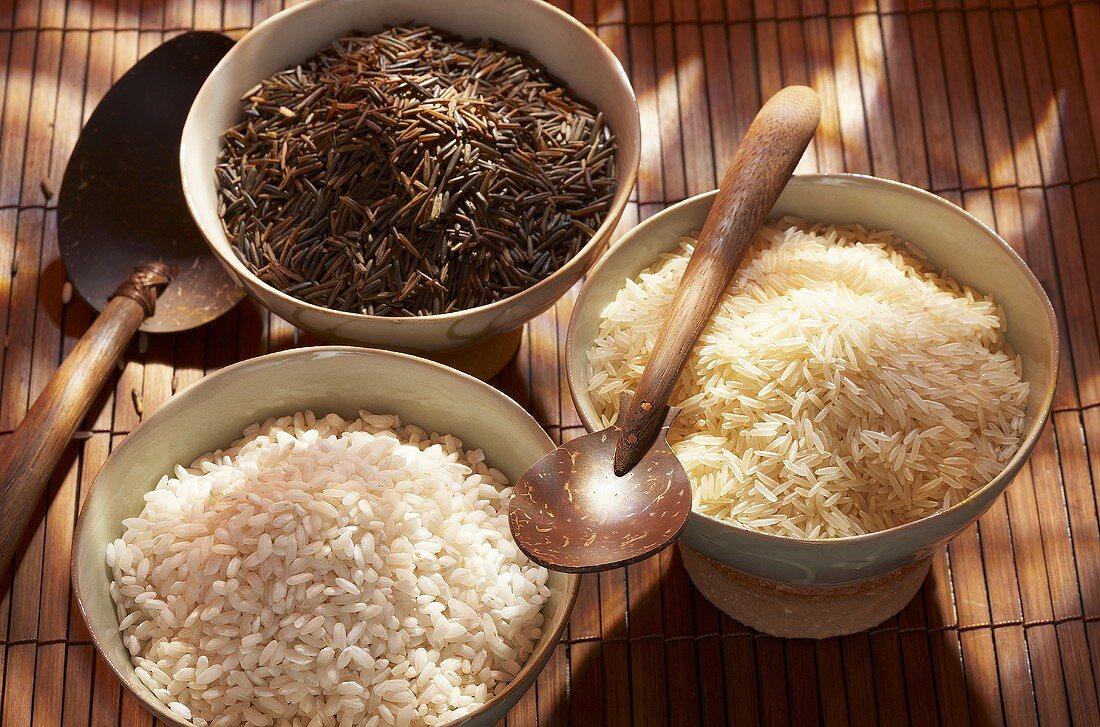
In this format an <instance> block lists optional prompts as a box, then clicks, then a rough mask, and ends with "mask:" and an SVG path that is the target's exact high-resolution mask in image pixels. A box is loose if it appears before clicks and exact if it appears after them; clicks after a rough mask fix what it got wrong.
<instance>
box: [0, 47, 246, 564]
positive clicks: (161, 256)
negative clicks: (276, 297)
mask: <svg viewBox="0 0 1100 727" xmlns="http://www.w3.org/2000/svg"><path fill="white" fill-rule="evenodd" d="M232 46H233V41H232V40H231V39H229V38H227V37H226V36H224V35H221V34H219V33H204V32H191V33H184V34H183V35H180V36H177V37H176V38H173V39H172V40H170V41H168V42H167V43H165V44H163V45H161V46H160V47H158V48H157V49H156V50H154V51H152V52H151V53H149V55H147V56H145V57H144V58H142V59H141V60H140V61H138V63H137V65H135V66H134V67H133V68H131V69H130V70H129V71H127V72H126V74H125V75H124V76H123V77H122V78H120V79H119V81H118V82H117V83H116V84H115V85H114V86H112V87H111V90H110V91H108V92H107V95H106V96H104V97H103V100H102V101H101V102H100V104H99V106H97V107H96V110H95V112H94V113H93V114H92V116H91V118H90V119H89V120H88V123H87V124H86V125H85V126H84V130H83V131H81V133H80V139H79V140H78V141H77V144H76V148H75V149H73V153H72V156H71V157H69V164H68V166H67V167H66V168H65V177H64V179H63V181H62V184H61V196H60V198H59V199H58V212H57V227H58V244H59V246H60V248H61V259H62V261H63V262H64V263H65V268H66V270H67V271H68V273H69V277H70V279H71V280H72V283H73V286H74V287H75V288H76V290H77V292H78V293H80V295H81V297H83V298H84V300H85V301H86V302H87V303H88V304H89V305H91V306H92V307H93V308H95V309H96V310H99V311H100V314H99V316H98V317H97V318H96V319H95V322H94V323H92V325H91V327H90V328H89V329H88V331H87V332H86V333H85V334H84V336H83V337H82V338H81V339H80V342H79V343H78V344H76V346H75V347H74V348H73V350H72V352H71V353H70V354H69V356H68V358H66V359H65V361H64V362H63V363H62V364H61V366H60V368H58V370H57V372H56V373H54V375H53V376H52V377H51V378H50V380H49V382H48V383H47V384H46V386H45V388H44V389H43V390H42V393H41V394H40V395H39V396H38V398H37V399H36V400H35V402H34V405H33V406H31V408H30V411H28V412H27V416H26V417H25V418H24V419H23V421H22V422H20V423H19V426H18V427H16V429H15V431H14V432H12V434H11V436H10V437H8V438H7V440H6V441H5V442H3V443H2V444H0V574H2V573H3V572H5V571H6V570H7V568H8V564H9V563H10V561H11V559H12V556H13V555H14V553H15V551H16V548H17V547H18V545H19V540H20V537H21V535H22V533H23V530H24V528H25V527H26V526H27V523H28V522H29V521H30V519H31V516H32V515H33V513H34V509H35V507H36V505H37V504H38V501H39V500H40V499H41V497H42V494H43V493H44V492H45V490H46V484H47V482H48V480H49V477H50V474H51V473H52V472H53V469H54V467H55V466H56V465H57V462H58V460H60V458H61V455H62V453H63V452H64V451H65V448H66V447H67V446H68V444H69V440H70V439H71V438H72V436H73V433H74V432H75V431H76V428H77V427H78V426H79V424H80V421H81V420H82V419H83V418H84V416H85V414H86V413H87V412H88V409H89V407H90V406H91V404H92V402H93V401H94V400H95V397H96V395H97V393H98V392H99V390H100V389H101V388H102V387H103V385H104V384H105V383H106V382H107V379H108V378H109V376H110V374H111V371H112V370H113V369H114V366H115V362H116V361H117V360H118V359H119V357H120V356H121V355H122V352H123V351H124V350H125V349H126V345H127V344H128V343H129V341H130V339H131V338H133V336H134V334H135V333H137V331H138V330H141V331H148V332H150V333H171V332H174V331H183V330H187V329H189V328H194V327H196V326H199V325H202V324H203V323H206V322H207V321H211V320H213V319H214V318H217V317H218V316H219V315H221V314H222V313H224V312H226V311H227V310H229V309H230V308H232V307H233V305H235V304H236V302H237V301H238V300H240V298H241V296H242V293H241V291H240V290H239V289H238V288H237V286H236V285H235V284H234V283H233V281H232V280H230V279H229V277H228V276H227V275H226V274H225V271H224V270H222V268H221V266H220V265H219V264H218V261H217V259H216V258H215V257H214V255H213V254H212V253H211V252H210V250H209V248H208V247H207V246H206V242H205V240H204V239H203V237H202V235H201V234H200V233H199V231H198V229H197V228H196V227H195V223H194V221H193V220H192V219H191V215H190V213H189V212H188V210H187V204H186V202H185V201H184V198H183V186H182V181H181V180H180V168H179V145H180V134H181V133H182V131H183V122H184V120H185V119H186V118H187V111H188V110H189V109H190V108H191V102H192V101H193V100H194V99H195V94H196V93H198V90H199V87H200V86H201V85H202V83H203V81H205V80H206V76H207V75H208V74H209V73H210V70H211V69H212V68H213V67H214V66H215V65H216V64H217V63H218V61H220V60H221V58H222V56H224V55H225V54H226V51H228V50H229V49H230V48H231V47H232Z"/></svg>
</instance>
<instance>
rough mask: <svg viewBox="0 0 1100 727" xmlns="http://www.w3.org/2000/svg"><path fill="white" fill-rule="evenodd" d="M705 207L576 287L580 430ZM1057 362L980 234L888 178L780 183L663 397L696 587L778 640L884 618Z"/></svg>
mask: <svg viewBox="0 0 1100 727" xmlns="http://www.w3.org/2000/svg"><path fill="white" fill-rule="evenodd" d="M713 199H714V193H709V194H703V195H700V196H697V197H693V198H691V199H688V200H685V201H684V202H681V203H679V204H676V205H673V206H672V207H670V208H668V209H666V210H664V211H663V212H661V213H659V214H657V215H655V216H654V217H652V218H650V219H648V220H646V221H645V222H644V223H643V224H641V225H639V226H638V227H636V228H635V229H634V230H632V231H631V232H630V233H628V234H627V235H626V236H624V237H623V239H622V240H621V241H620V242H619V243H618V244H617V245H616V246H614V247H613V248H612V249H611V250H610V251H609V252H608V253H607V254H606V255H605V256H604V258H603V259H602V260H601V261H600V262H599V263H598V264H597V266H596V267H595V268H594V269H593V270H592V272H591V273H590V276H589V278H588V280H587V282H586V283H585V286H584V288H583V289H582V291H581V294H580V296H579V298H578V300H577V304H576V306H575V308H574V312H573V318H572V320H571V322H570V328H569V340H568V347H567V354H566V355H567V373H568V378H569V384H570V389H571V391H572V395H573V401H574V403H575V404H576V407H577V410H578V412H579V414H580V417H581V419H582V421H583V422H584V424H585V426H586V427H587V428H588V429H589V430H590V431H594V430H597V429H601V428H603V427H604V426H606V425H607V424H608V423H609V422H610V421H613V419H614V417H615V415H616V413H617V406H618V401H619V396H620V394H621V393H623V392H631V391H633V386H635V385H636V384H637V381H638V380H639V379H640V377H641V372H642V371H643V370H644V366H645V362H646V360H647V358H648V355H649V351H650V350H651V349H652V346H653V343H654V341H655V340H656V335H657V332H658V331H659V329H660V326H661V323H662V321H663V319H664V311H665V310H667V308H668V306H669V305H670V303H671V299H672V296H673V293H674V291H675V290H676V287H677V286H678V284H679V280H680V277H681V276H682V273H683V269H684V267H685V265H686V262H687V259H688V257H689V256H690V254H691V252H692V250H693V244H694V236H695V235H696V234H697V233H698V230H699V229H700V228H701V227H702V225H703V221H704V220H705V218H706V215H707V213H708V212H709V210H710V207H711V204H712V202H713ZM1057 364H1058V329H1057V324H1056V321H1055V317H1054V312H1053V309H1052V307H1051V305H1050V301H1049V300H1048V299H1047V296H1046V294H1045V293H1044V291H1043V289H1042V287H1041V285H1040V284H1039V282H1038V280H1037V279H1036V278H1035V276H1034V275H1033V274H1032V273H1031V271H1030V270H1029V269H1028V268H1027V266H1026V264H1025V263H1024V261H1023V260H1022V259H1021V258H1020V257H1019V255H1018V254H1017V253H1016V252H1015V251H1014V250H1013V249H1012V247H1011V246H1010V245H1009V244H1008V243H1006V242H1005V241H1004V240H1003V239H1001V238H1000V237H999V236H998V235H997V234H996V233H995V232H994V231H993V230H991V229H990V228H988V227H987V226H985V225H984V224H982V223H981V222H980V221H979V220H977V219H976V218H974V217H973V216H971V215H970V214H968V213H967V212H965V211H964V210H962V209H960V208H958V207H956V206H955V205H953V204H951V203H950V202H948V201H946V200H944V199H942V198H940V197H937V196H935V195H933V194H931V193H928V192H925V191H923V190H920V189H917V188H915V187H911V186H908V185H905V184H901V183H898V182H892V181H887V180H882V179H877V178H873V177H867V176H861V175H806V176H798V177H794V178H792V179H791V181H790V183H789V184H788V185H787V188H786V189H785V191H784V192H783V194H782V195H781V196H780V198H779V201H778V202H777V203H776V205H775V207H774V209H773V211H772V214H771V217H770V218H769V221H768V223H767V224H766V225H765V226H764V228H762V230H761V231H760V232H759V233H758V234H757V236H756V238H755V240H754V242H753V245H752V247H751V248H750V250H749V252H748V253H747V254H746V257H745V260H744V261H743V262H742V266H741V269H740V270H739V272H738V274H737V277H736V278H735V279H734V281H733V283H732V284H731V286H730V289H729V291H728V292H727V295H726V298H725V299H724V300H723V302H722V303H721V304H720V305H719V308H718V310H717V311H716V313H715V315H714V316H713V318H712V321H711V324H710V326H709V327H708V328H707V329H706V330H705V331H704V333H703V335H702V336H701V337H700V340H699V343H698V344H697V346H696V348H695V350H694V352H693V355H692V358H691V359H690V360H689V363H688V365H687V366H686V367H685V371H684V373H683V375H682V376H681V379H680V380H679V382H678V384H677V389H676V391H675V392H674V394H673V397H672V400H671V403H672V404H674V405H677V406H680V407H682V409H683V412H682V413H681V414H680V416H679V417H678V419H677V421H676V422H675V423H674V425H673V427H672V428H671V430H670V432H669V441H670V443H671V444H672V447H673V450H674V451H675V452H676V454H677V456H678V457H679V458H680V460H681V462H682V463H683V464H684V466H685V469H687V471H688V474H689V476H690V477H691V479H692V485H693V491H694V501H693V512H692V514H691V516H690V518H689V520H688V524H687V526H686V528H685V529H684V532H683V534H682V535H681V538H680V545H681V553H682V555H683V558H684V562H685V565H686V567H687V569H688V572H689V574H690V575H691V576H692V579H693V581H694V582H695V584H696V586H698V587H699V588H700V590H701V591H702V592H703V593H704V595H706V596H707V597H708V598H710V600H712V601H713V602H715V603H716V604H717V605H718V606H719V607H720V608H722V609H723V610H724V611H726V612H727V613H728V614H730V615H731V616H733V617H734V618H737V619H739V620H741V621H742V622H744V623H746V624H748V625H751V626H755V627H756V628H759V629H761V630H765V631H768V632H770V633H775V634H779V635H787V636H830V635H836V634H839V633H849V632H852V631H858V630H862V629H865V628H868V627H870V626H873V625H875V624H877V623H880V622H881V621H883V620H885V619H886V618H888V617H889V616H891V615H893V614H894V613H896V612H897V611H898V610H899V609H900V608H901V607H902V606H904V605H905V603H906V602H908V601H909V600H910V598H911V597H912V596H913V594H914V593H915V592H916V590H917V589H918V588H919V586H920V583H921V582H922V581H923V579H924V576H925V575H926V573H927V572H928V568H929V564H930V560H931V556H932V555H933V554H935V553H936V552H937V550H938V549H939V548H941V547H942V546H943V545H944V544H945V543H946V542H947V541H948V540H949V539H950V538H952V537H953V536H954V535H956V534H957V533H958V532H960V531H961V530H962V529H963V528H965V527H967V526H968V525H970V524H971V523H973V522H974V521H975V520H976V519H977V518H978V517H979V516H980V515H981V514H982V513H983V512H984V511H985V510H986V509H987V508H988V507H989V506H990V505H991V504H992V502H993V500H994V499H995V498H996V497H997V496H998V495H1000V493H1001V492H1002V491H1003V490H1004V488H1005V487H1006V486H1007V485H1008V484H1009V482H1011V480H1012V479H1013V477H1015V475H1016V474H1017V473H1018V472H1019V470H1020V468H1021V467H1022V466H1023V465H1024V463H1025V461H1026V460H1027V457H1028V455H1029V454H1030V453H1031V450H1032V448H1033V447H1034V446H1035V443H1036V441H1037V439H1038V437H1039V434H1040V432H1041V430H1042V428H1043V425H1044V423H1045V421H1046V418H1047V415H1048V413H1049V411H1050V407H1051V404H1052V401H1053V393H1054V386H1055V382H1056V378H1057V368H1058V366H1057Z"/></svg>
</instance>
